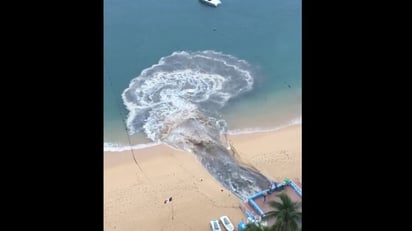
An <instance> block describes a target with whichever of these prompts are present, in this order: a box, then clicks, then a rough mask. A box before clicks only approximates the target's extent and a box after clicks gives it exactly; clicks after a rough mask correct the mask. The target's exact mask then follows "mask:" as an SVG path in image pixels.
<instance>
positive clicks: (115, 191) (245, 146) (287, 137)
mask: <svg viewBox="0 0 412 231" xmlns="http://www.w3.org/2000/svg"><path fill="white" fill-rule="evenodd" d="M228 139H229V140H230V142H231V144H232V145H233V146H234V147H235V149H236V150H237V152H238V154H239V158H240V159H241V160H242V161H243V162H246V163H249V164H251V165H253V166H254V167H256V168H257V169H259V170H260V171H261V172H262V173H263V174H264V175H266V176H267V177H268V178H270V179H273V180H276V181H282V180H283V178H285V177H288V178H290V179H292V180H294V181H297V182H298V183H301V125H293V126H288V127H286V128H281V129H278V130H276V131H270V132H263V133H252V134H240V135H228ZM133 153H134V157H135V159H136V162H137V164H138V165H139V166H138V165H137V164H136V163H135V162H134V160H133V156H132V152H131V151H123V152H104V229H105V230H106V231H107V230H126V231H127V230H136V228H139V229H141V230H192V229H193V230H195V229H196V230H205V231H206V230H209V229H210V227H209V226H210V224H209V221H210V220H212V219H218V218H219V217H220V216H223V215H227V216H229V218H230V219H231V221H232V223H233V224H234V225H235V226H236V225H237V223H239V222H240V221H241V220H243V221H245V217H244V215H243V213H242V212H241V210H240V209H239V205H240V203H241V201H240V199H239V198H237V197H236V196H234V195H233V194H232V193H231V192H230V191H228V190H226V189H225V188H224V187H223V186H221V185H220V183H219V182H217V181H216V180H215V179H214V178H213V177H212V176H210V175H209V173H208V172H207V171H206V169H205V168H204V167H203V166H202V165H201V163H200V162H199V161H198V160H197V159H196V157H195V155H193V154H192V153H189V152H185V151H180V150H176V149H172V148H170V147H168V146H167V145H165V144H159V145H156V146H153V147H149V148H143V149H137V150H133ZM169 197H172V198H173V202H171V203H167V204H164V201H165V199H167V198H169Z"/></svg>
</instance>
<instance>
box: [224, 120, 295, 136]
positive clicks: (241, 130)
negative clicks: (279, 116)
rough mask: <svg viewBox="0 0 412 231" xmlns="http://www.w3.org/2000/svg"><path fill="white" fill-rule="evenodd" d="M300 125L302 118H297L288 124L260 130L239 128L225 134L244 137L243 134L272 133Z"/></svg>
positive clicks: (260, 128)
mask: <svg viewBox="0 0 412 231" xmlns="http://www.w3.org/2000/svg"><path fill="white" fill-rule="evenodd" d="M301 124H302V117H298V118H295V119H292V120H290V121H289V122H288V123H286V124H283V125H280V126H277V127H272V128H262V127H253V128H239V129H231V130H229V131H228V132H227V134H228V135H244V134H253V133H263V132H274V131H278V130H281V129H284V128H287V127H291V126H294V125H301Z"/></svg>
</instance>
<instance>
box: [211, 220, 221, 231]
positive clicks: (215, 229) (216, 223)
mask: <svg viewBox="0 0 412 231" xmlns="http://www.w3.org/2000/svg"><path fill="white" fill-rule="evenodd" d="M210 227H211V228H212V231H222V230H221V229H220V225H219V221H218V220H211V221H210Z"/></svg>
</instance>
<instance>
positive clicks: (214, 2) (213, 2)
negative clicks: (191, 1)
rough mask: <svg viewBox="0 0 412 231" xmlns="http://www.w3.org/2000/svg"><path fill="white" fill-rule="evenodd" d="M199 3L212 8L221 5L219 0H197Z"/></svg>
mask: <svg viewBox="0 0 412 231" xmlns="http://www.w3.org/2000/svg"><path fill="white" fill-rule="evenodd" d="M199 1H200V2H202V3H204V4H206V5H208V6H214V7H217V6H218V5H220V4H222V2H221V1H220V0H199Z"/></svg>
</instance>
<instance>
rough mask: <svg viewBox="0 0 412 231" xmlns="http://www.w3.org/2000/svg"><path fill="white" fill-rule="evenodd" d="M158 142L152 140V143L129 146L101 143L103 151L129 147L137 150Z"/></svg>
mask: <svg viewBox="0 0 412 231" xmlns="http://www.w3.org/2000/svg"><path fill="white" fill-rule="evenodd" d="M160 144H161V143H160V142H153V143H146V144H136V145H133V146H130V145H123V144H117V143H106V142H105V143H104V145H103V150H104V151H105V152H123V151H128V150H130V149H133V150H137V149H144V148H150V147H154V146H157V145H160Z"/></svg>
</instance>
